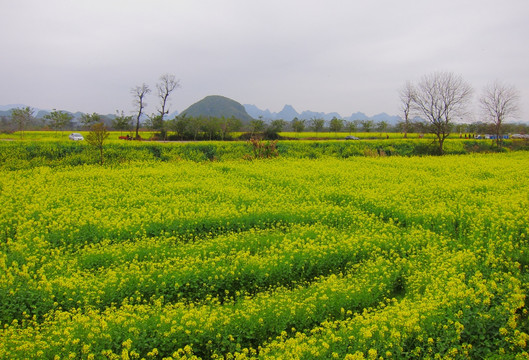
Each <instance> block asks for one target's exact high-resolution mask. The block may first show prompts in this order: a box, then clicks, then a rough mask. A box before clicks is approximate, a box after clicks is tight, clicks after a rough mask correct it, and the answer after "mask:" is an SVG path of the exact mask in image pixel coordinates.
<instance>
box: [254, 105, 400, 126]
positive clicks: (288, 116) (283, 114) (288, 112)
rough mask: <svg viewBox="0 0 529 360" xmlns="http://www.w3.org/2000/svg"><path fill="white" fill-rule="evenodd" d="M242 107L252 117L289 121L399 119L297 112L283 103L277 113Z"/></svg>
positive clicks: (357, 114) (377, 120)
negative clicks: (296, 119)
mask: <svg viewBox="0 0 529 360" xmlns="http://www.w3.org/2000/svg"><path fill="white" fill-rule="evenodd" d="M244 107H245V109H246V111H247V112H248V114H250V115H251V116H252V117H254V118H259V117H262V118H263V119H264V120H276V119H283V120H286V121H291V120H292V119H294V118H295V117H297V118H298V119H305V120H310V119H314V118H316V119H323V120H325V121H330V120H331V119H332V118H334V117H336V118H338V119H343V120H347V121H354V120H359V121H362V120H374V121H375V122H381V121H385V122H387V123H388V124H390V125H395V124H396V123H398V122H399V121H401V119H400V117H399V116H395V115H388V114H386V113H380V114H377V115H373V116H367V115H366V114H364V113H362V112H356V113H353V114H351V116H349V117H345V118H344V117H342V116H341V115H340V114H338V113H337V112H332V113H323V112H314V111H309V110H305V111H303V112H301V113H298V112H297V111H296V110H295V109H294V108H293V107H292V106H291V105H285V106H284V107H283V109H282V110H281V111H280V112H278V113H275V112H271V111H270V110H268V109H267V110H261V109H259V108H258V107H257V106H255V105H251V104H245V105H244Z"/></svg>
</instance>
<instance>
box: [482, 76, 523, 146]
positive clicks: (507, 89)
mask: <svg viewBox="0 0 529 360" xmlns="http://www.w3.org/2000/svg"><path fill="white" fill-rule="evenodd" d="M519 101H520V93H519V92H518V90H517V89H516V88H515V87H514V86H513V85H506V84H503V83H501V82H500V81H498V80H496V81H495V82H493V83H492V84H489V85H487V86H486V87H485V88H484V89H483V93H482V95H481V98H480V99H479V104H480V107H481V110H482V111H483V114H484V115H485V117H486V118H487V120H488V121H490V122H491V123H492V124H493V126H494V132H495V134H496V144H497V145H498V147H499V146H500V135H501V127H502V125H503V123H504V121H505V120H506V119H508V118H516V117H517V116H518V114H519V106H518V103H519Z"/></svg>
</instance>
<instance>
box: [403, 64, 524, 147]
mask: <svg viewBox="0 0 529 360" xmlns="http://www.w3.org/2000/svg"><path fill="white" fill-rule="evenodd" d="M473 92H474V90H473V89H472V87H471V86H470V85H469V84H468V83H467V82H466V81H465V80H464V79H463V78H462V77H461V76H460V75H455V74H454V73H451V72H433V73H431V74H427V75H424V76H423V77H422V78H421V79H420V80H419V81H418V82H417V83H415V84H414V83H411V82H407V83H406V84H405V85H404V87H403V88H402V89H401V90H400V91H399V97H400V100H401V110H402V114H403V118H404V124H405V125H404V129H405V136H406V134H407V131H408V126H409V125H410V116H411V115H412V114H414V115H416V116H420V117H421V118H423V119H425V120H426V130H427V131H428V132H430V133H432V134H434V135H435V136H436V140H437V144H438V149H439V154H441V155H442V154H443V144H444V141H445V140H446V138H447V137H448V136H449V135H450V133H451V132H452V129H453V128H454V124H455V122H456V120H459V122H460V123H461V122H464V120H465V118H467V117H468V116H469V110H468V107H469V105H470V103H471V100H472V95H473ZM519 99H520V95H519V92H518V91H517V89H516V88H515V87H514V86H512V85H507V84H504V83H502V82H500V81H495V82H493V83H491V84H489V85H487V86H486V87H485V88H484V89H483V91H482V94H481V96H480V98H479V103H480V109H481V112H482V115H483V118H484V119H485V122H486V123H488V124H490V126H491V128H492V130H493V133H494V134H495V135H496V140H497V145H498V146H500V141H501V140H500V137H501V134H502V128H503V127H504V126H505V121H506V120H507V119H515V118H516V117H517V116H518V114H519V107H518V103H519Z"/></svg>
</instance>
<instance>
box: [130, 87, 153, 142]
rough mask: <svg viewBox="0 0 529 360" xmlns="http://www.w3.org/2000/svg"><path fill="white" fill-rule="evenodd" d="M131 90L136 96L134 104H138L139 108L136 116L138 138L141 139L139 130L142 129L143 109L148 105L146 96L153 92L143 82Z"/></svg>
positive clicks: (137, 107)
mask: <svg viewBox="0 0 529 360" xmlns="http://www.w3.org/2000/svg"><path fill="white" fill-rule="evenodd" d="M130 92H131V94H132V95H133V96H134V105H136V109H137V110H138V115H137V116H136V139H139V134H138V132H139V129H140V118H141V114H142V112H143V109H144V108H145V106H147V104H146V103H145V96H147V94H148V93H150V92H151V89H149V86H148V85H146V84H145V83H143V84H141V86H136V87H133V88H132V89H131V90H130Z"/></svg>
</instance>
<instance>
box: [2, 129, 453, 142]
mask: <svg viewBox="0 0 529 360" xmlns="http://www.w3.org/2000/svg"><path fill="white" fill-rule="evenodd" d="M72 132H74V131H68V132H67V131H63V132H55V131H26V132H25V133H24V135H23V137H21V134H20V133H13V134H0V139H14V140H22V139H23V140H27V141H63V140H68V135H69V134H71V133H72ZM75 132H78V133H81V134H82V135H83V136H86V134H88V131H75ZM109 133H110V136H109V140H116V141H117V140H119V136H121V135H125V136H126V135H127V134H128V133H127V132H121V131H110V132H109ZM241 134H242V132H235V133H232V134H231V135H232V136H233V137H234V138H237V137H238V136H240V135H241ZM153 135H154V132H147V131H143V132H140V136H141V137H142V138H143V139H146V140H148V139H150V138H151V137H152V136H153ZM279 135H280V136H283V137H286V138H294V139H311V138H313V139H314V138H317V139H336V140H339V139H345V137H346V136H348V135H353V136H356V137H358V138H361V139H386V138H388V137H389V138H390V139H404V134H403V133H385V132H383V133H379V132H369V133H363V132H355V133H333V132H318V133H316V132H301V133H297V132H281V133H279ZM420 137H423V138H432V139H433V137H434V136H433V135H432V134H416V133H409V134H408V138H409V139H419V138H420ZM451 138H453V139H457V138H459V135H452V136H451Z"/></svg>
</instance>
